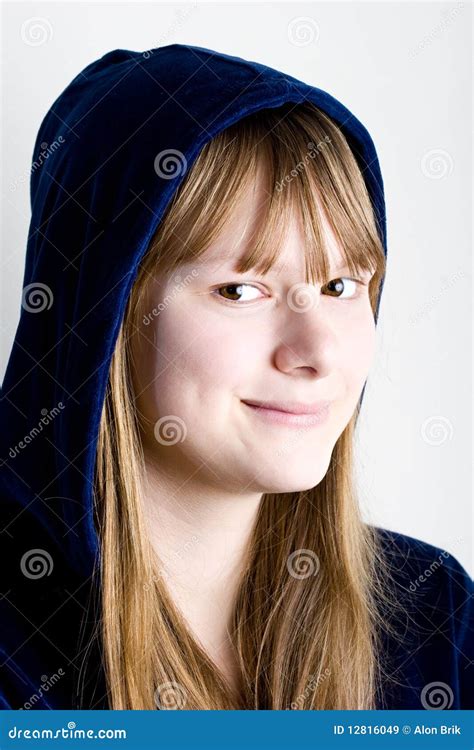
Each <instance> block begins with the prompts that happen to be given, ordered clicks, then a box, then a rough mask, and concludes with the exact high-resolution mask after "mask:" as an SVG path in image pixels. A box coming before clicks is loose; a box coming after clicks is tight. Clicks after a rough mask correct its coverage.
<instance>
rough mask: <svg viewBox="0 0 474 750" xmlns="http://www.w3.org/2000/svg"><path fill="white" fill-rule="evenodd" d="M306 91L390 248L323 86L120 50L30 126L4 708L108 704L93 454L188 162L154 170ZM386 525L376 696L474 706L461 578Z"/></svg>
mask: <svg viewBox="0 0 474 750" xmlns="http://www.w3.org/2000/svg"><path fill="white" fill-rule="evenodd" d="M305 100H309V101H311V102H313V103H314V104H315V105H317V106H318V107H319V108H320V109H322V110H323V111H324V112H326V113H327V114H328V115H329V116H330V117H331V118H332V119H333V120H334V121H335V122H336V123H337V124H338V126H339V127H340V129H341V131H342V132H343V134H344V136H345V138H346V139H347V141H348V143H349V145H350V147H351V149H352V151H353V153H354V156H355V158H356V160H357V162H358V164H359V166H360V169H361V171H362V174H363V176H364V179H365V181H366V185H367V189H368V192H369V195H370V198H371V200H372V203H373V207H374V212H375V217H376V221H377V224H378V227H379V231H380V236H381V239H382V242H383V245H384V249H385V252H386V250H387V241H386V220H385V203H384V190H383V182H382V177H381V173H380V168H379V162H378V158H377V154H376V151H375V147H374V144H373V142H372V139H371V137H370V135H369V133H368V132H367V130H366V128H365V127H364V126H363V125H362V123H361V122H360V121H359V120H358V119H357V118H356V117H354V115H353V114H352V113H351V112H350V111H349V110H348V109H347V108H346V107H344V106H343V105H342V104H341V103H340V102H339V101H337V100H336V99H335V98H334V97H332V96H330V95H329V94H328V93H326V92H324V91H322V90H321V89H318V88H315V87H313V86H310V85H308V84H306V83H304V82H302V81H299V80H297V79H295V78H293V77H291V76H289V75H286V74H284V73H282V72H280V71H278V70H274V69H272V68H270V67H267V66H265V65H262V64H259V63H256V62H252V61H247V60H244V59H241V58H239V57H233V56H229V55H225V54H221V53H218V52H215V51H213V50H208V49H204V48H201V47H194V46H189V45H182V44H171V45H168V46H165V47H161V48H157V49H153V50H149V51H148V52H145V53H143V52H135V51H130V50H124V49H117V50H113V51H112V52H109V53H107V54H105V55H104V56H103V57H101V58H100V59H99V60H96V61H95V62H93V63H91V64H90V65H88V66H87V67H86V68H84V70H83V71H81V72H80V73H79V74H78V75H77V76H76V77H75V78H74V80H73V81H72V82H71V83H70V84H69V85H68V86H67V87H66V89H65V90H64V91H63V92H62V93H61V94H60V96H59V97H58V98H57V99H56V101H55V102H54V103H53V105H52V106H51V108H50V109H49V111H48V112H47V114H46V116H45V117H44V119H43V122H42V123H41V126H40V129H39V132H38V136H37V139H36V143H35V146H34V152H33V165H32V171H31V195H30V197H31V224H30V230H29V236H28V243H27V254H26V263H25V272H24V279H23V295H22V301H21V311H20V312H21V314H20V320H19V324H18V328H17V331H16V335H15V340H14V343H13V347H12V350H11V355H10V358H9V361H8V366H7V369H6V374H5V378H4V381H3V385H2V393H1V406H0V418H1V430H0V433H1V438H0V439H1V452H0V508H1V518H0V527H1V530H2V548H3V550H4V564H3V566H2V572H1V597H0V621H1V635H0V658H1V669H0V706H1V707H2V708H4V709H9V708H11V709H20V708H23V709H29V708H35V709H39V708H41V709H71V708H72V709H77V708H95V709H97V708H108V705H107V693H106V689H105V682H104V674H103V669H102V662H101V653H100V649H99V648H98V647H97V646H91V647H89V646H88V643H89V641H90V637H91V634H92V633H93V632H94V630H95V628H96V627H97V614H96V611H95V607H96V603H97V592H96V591H95V590H94V587H93V586H91V576H92V573H93V570H94V566H96V565H97V563H98V549H99V546H98V538H97V534H96V531H95V528H94V522H93V511H92V507H93V505H92V499H93V474H94V461H95V451H96V442H97V436H98V428H99V420H100V415H101V410H102V405H103V402H104V397H105V389H106V383H107V377H108V370H109V365H110V360H111V356H112V353H113V350H114V346H115V341H116V336H117V333H118V330H119V326H120V324H121V320H122V317H123V314H124V310H125V305H126V302H127V299H128V296H129V293H130V290H131V287H132V284H133V282H134V279H135V276H136V273H137V269H138V265H139V263H140V260H141V258H142V256H143V254H144V252H145V250H146V249H147V247H148V243H149V241H150V239H151V237H152V236H153V234H154V233H155V230H156V228H157V226H158V224H159V222H160V220H161V218H162V216H163V214H164V212H165V209H166V207H167V205H168V204H169V202H170V199H171V198H172V196H173V194H174V193H175V191H176V190H177V188H178V186H179V184H180V183H181V181H182V179H183V178H184V172H185V170H181V171H180V170H177V171H176V173H175V175H174V176H173V177H171V178H170V176H169V175H165V176H160V175H159V174H158V173H157V170H156V169H155V168H154V165H155V158H156V157H157V155H158V154H160V153H161V152H164V151H169V150H170V149H172V150H173V152H174V153H177V152H179V153H180V154H181V157H182V156H184V158H185V160H186V163H187V165H188V167H190V166H191V165H192V163H193V161H194V160H195V158H196V157H197V155H198V153H199V151H200V150H201V148H202V147H203V145H204V144H205V143H206V142H208V141H209V140H210V139H211V138H212V137H213V136H214V135H216V134H217V133H219V132H220V131H221V130H223V129H224V128H226V127H228V126H229V125H231V124H233V123H235V122H236V121H238V120H240V119H241V118H243V117H245V116H246V115H249V114H251V113H252V112H255V111H257V110H260V109H263V108H269V107H279V106H281V105H283V104H285V103H291V102H292V103H295V104H296V103H299V102H303V101H305ZM382 284H383V282H382ZM380 291H382V290H381V289H380ZM38 313H40V314H38ZM377 315H378V308H377V311H376V319H377ZM379 532H380V535H381V538H382V540H383V543H384V545H385V546H386V550H387V556H388V558H389V560H390V561H391V563H392V566H393V575H394V580H395V582H396V585H397V586H398V587H399V590H400V592H402V593H403V594H404V595H406V597H407V603H406V617H405V618H401V619H400V620H399V621H397V623H396V627H397V629H398V630H399V632H402V634H403V635H404V637H405V639H406V640H405V646H404V647H403V648H401V647H400V646H399V645H397V643H396V642H395V641H392V640H391V638H389V637H388V636H387V650H388V653H389V655H390V660H389V663H388V664H387V665H385V666H386V668H387V670H388V669H390V671H391V673H392V674H393V675H395V676H396V679H395V680H392V681H391V682H390V684H387V686H386V689H384V691H383V694H381V695H380V697H379V707H380V708H403V709H406V708H408V709H410V708H412V709H417V708H452V709H458V708H462V709H467V708H474V690H473V682H474V680H473V673H474V668H473V665H474V615H473V606H474V605H473V583H472V580H471V579H470V577H469V576H468V575H467V573H466V571H465V570H464V569H463V568H462V566H461V565H460V563H459V562H458V561H457V560H456V559H455V558H454V557H453V556H451V555H450V554H449V553H448V552H446V551H445V550H441V549H438V548H436V547H434V546H432V545H430V544H428V543H426V542H422V541H420V540H417V539H414V538H412V537H409V536H406V535H403V534H400V533H395V532H389V531H387V530H384V529H379ZM422 579H423V580H422ZM407 643H408V646H407V645H406V644H407ZM94 649H96V650H97V651H94ZM85 664H87V665H88V667H87V669H85V667H84V665H85ZM91 665H92V668H91ZM78 686H80V687H78Z"/></svg>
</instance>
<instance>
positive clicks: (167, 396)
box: [137, 310, 258, 413]
mask: <svg viewBox="0 0 474 750" xmlns="http://www.w3.org/2000/svg"><path fill="white" fill-rule="evenodd" d="M166 312H168V311H166ZM166 312H165V313H164V314H162V315H161V316H160V319H159V320H158V321H156V322H154V323H153V324H151V325H150V326H149V328H150V329H152V330H148V331H147V332H146V341H145V340H143V341H142V345H141V353H140V355H139V359H137V369H138V367H139V368H140V373H139V377H140V379H141V381H142V383H143V385H142V388H143V387H145V388H146V391H145V392H144V393H143V394H142V404H145V403H146V408H147V411H150V410H153V411H154V412H155V413H156V411H157V410H158V411H159V412H161V413H164V412H172V411H173V409H174V410H175V411H177V409H178V408H180V409H181V411H189V410H196V409H198V410H201V409H202V408H203V406H205V408H206V410H207V411H208V413H211V412H215V411H216V409H222V408H224V409H225V404H224V403H223V400H225V399H227V400H228V399H229V395H232V393H235V394H237V395H238V394H239V393H240V390H239V389H240V388H241V386H242V383H243V382H244V381H245V378H246V375H247V374H250V373H251V369H252V363H254V362H255V361H256V357H257V350H258V347H257V346H256V345H255V344H253V343H252V341H251V340H249V337H248V332H247V333H244V332H242V333H241V334H239V332H238V330H236V328H235V326H234V328H233V331H232V334H230V332H228V331H227V330H222V329H221V328H222V327H221V328H219V327H218V326H217V325H216V322H215V320H214V321H213V323H212V325H211V324H209V325H206V324H205V323H203V322H200V324H199V325H197V324H196V323H195V321H193V318H192V316H191V315H189V314H188V315H183V314H181V315H179V314H177V313H176V310H173V314H169V315H167V314H166ZM153 342H155V345H153ZM147 384H150V385H149V386H148V387H147ZM220 394H222V398H221V397H220Z"/></svg>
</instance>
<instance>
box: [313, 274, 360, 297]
mask: <svg viewBox="0 0 474 750" xmlns="http://www.w3.org/2000/svg"><path fill="white" fill-rule="evenodd" d="M347 282H349V283H347ZM358 284H362V282H360V281H358V280H357V279H349V278H347V277H346V276H341V278H338V279H332V281H329V282H328V283H327V284H326V285H325V286H323V287H322V289H329V296H331V297H336V298H337V299H352V298H354V297H357V285H358ZM351 285H352V286H351ZM351 288H352V291H353V293H352V294H350V291H351ZM346 289H348V291H349V297H347V296H346V297H344V296H342V294H341V293H342V292H344V291H346Z"/></svg>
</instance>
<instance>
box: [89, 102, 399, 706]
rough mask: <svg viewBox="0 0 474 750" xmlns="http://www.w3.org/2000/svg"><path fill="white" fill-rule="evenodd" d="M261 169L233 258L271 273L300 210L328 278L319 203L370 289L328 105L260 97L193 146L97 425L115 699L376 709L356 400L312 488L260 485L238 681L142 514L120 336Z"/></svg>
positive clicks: (139, 457)
mask: <svg viewBox="0 0 474 750" xmlns="http://www.w3.org/2000/svg"><path fill="white" fill-rule="evenodd" d="M262 167H263V171H262ZM260 173H262V174H263V177H264V180H265V190H266V192H267V197H268V200H267V201H266V204H265V208H266V212H265V216H264V217H263V218H262V221H261V223H260V224H259V231H258V233H257V236H256V238H255V241H254V242H252V243H251V244H249V251H248V253H247V255H246V256H245V257H243V258H242V259H241V261H240V266H239V269H238V270H240V271H241V272H245V271H247V270H249V269H250V268H255V269H257V270H258V271H261V272H264V273H265V272H266V271H268V270H269V269H270V268H271V267H272V265H273V264H274V263H275V261H276V259H277V258H278V253H279V250H280V247H281V243H282V239H283V237H284V236H285V228H286V227H288V225H289V223H290V216H291V215H292V214H293V212H294V211H297V212H299V216H300V217H301V220H302V226H303V229H304V252H305V263H306V273H307V279H310V280H316V279H318V280H321V279H326V277H327V274H328V273H329V262H328V255H327V249H326V248H325V244H324V232H323V229H322V221H321V212H322V211H324V213H325V215H326V217H327V218H328V220H329V221H330V224H331V227H332V230H333V232H334V233H335V235H336V237H337V239H338V240H339V241H340V246H341V248H342V251H343V254H344V258H345V260H346V262H347V264H348V266H349V268H350V270H351V272H352V273H357V271H358V270H375V273H374V276H373V278H372V280H371V282H370V286H369V295H370V302H371V305H372V309H373V311H374V313H375V310H376V305H377V302H378V295H379V288H380V283H381V280H382V279H383V277H384V274H385V256H384V252H383V246H382V241H381V232H380V227H379V226H377V222H376V218H375V215H374V211H373V207H372V204H371V201H370V197H369V195H368V192H367V188H366V185H365V182H364V178H363V175H362V174H361V171H360V168H359V167H358V165H357V162H356V160H355V158H354V155H353V153H352V151H351V149H350V148H349V145H348V143H347V141H346V139H345V138H344V136H343V134H342V132H341V131H340V130H339V128H338V127H337V126H336V125H335V123H334V122H333V121H332V120H331V119H330V118H329V117H328V116H327V115H326V114H325V113H323V112H322V111H320V110H319V109H317V108H316V107H315V106H314V105H312V104H311V103H309V102H305V103H302V104H298V105H295V104H291V105H288V104H287V105H283V106H282V107H279V108H275V109H265V110H261V111H259V112H256V113H254V114H252V115H250V116H247V117H245V118H244V119H242V120H240V121H239V122H237V123H235V124H234V125H232V126H230V127H228V128H227V129H225V130H224V131H222V132H221V133H219V134H218V135H216V136H215V137H213V138H212V139H211V140H210V141H209V142H208V143H206V145H205V146H204V147H203V148H202V150H201V151H200V153H199V155H198V156H197V158H196V160H195V162H194V163H193V165H192V167H191V168H190V169H189V171H188V173H187V174H186V176H185V179H184V180H183V182H182V184H181V185H180V186H179V189H178V190H177V191H176V193H175V195H174V197H173V199H172V201H171V203H170V204H169V206H168V207H167V210H166V213H165V216H164V217H163V219H162V221H161V222H160V224H159V226H158V229H157V231H156V233H155V236H154V237H153V240H152V242H150V244H149V247H148V249H147V252H146V253H145V255H144V257H143V259H142V261H141V264H140V267H139V269H138V273H137V277H136V280H135V283H134V286H133V289H132V292H131V294H130V298H129V300H128V304H127V309H126V311H125V315H124V319H123V323H122V326H121V328H120V331H119V334H118V339H117V343H116V347H115V351H114V354H113V357H112V361H111V366H110V374H109V382H108V386H107V393H106V398H105V402H104V406H103V413H102V418H101V424H100V431H99V439H98V445H97V462H96V478H95V479H96V484H95V498H96V523H97V529H98V533H99V535H100V540H101V569H100V575H101V599H102V602H101V623H100V638H101V643H102V648H103V652H104V668H105V675H106V680H107V689H108V701H109V707H110V708H112V709H155V708H157V707H158V708H167V707H169V706H168V703H169V702H170V701H171V702H172V703H174V705H173V706H172V707H178V708H184V709H288V708H301V709H372V708H375V706H376V703H375V701H376V696H377V694H378V691H379V690H380V681H381V679H382V676H383V666H382V664H383V654H382V641H381V632H382V630H384V629H388V628H389V625H388V621H387V617H386V616H385V615H386V614H387V612H389V611H391V610H392V609H393V610H395V609H396V607H397V603H396V601H395V597H394V596H393V592H392V590H391V587H390V576H389V571H388V567H387V566H386V561H385V558H384V556H383V554H382V549H381V546H380V541H379V538H378V535H377V533H376V530H375V528H374V527H371V526H370V525H368V524H365V523H364V522H363V521H362V519H361V516H360V511H359V507H358V503H357V498H356V494H355V490H354V481H353V474H352V472H353V453H352V451H353V435H354V429H355V425H356V421H357V416H358V413H359V407H360V403H359V405H358V407H357V409H356V410H355V413H354V415H353V416H352V418H351V420H350V422H349V423H348V425H347V426H346V428H345V429H344V431H343V433H342V434H341V436H340V437H339V439H338V440H337V442H336V444H335V446H334V449H333V452H332V456H331V460H330V465H329V468H328V471H327V473H326V475H325V476H324V478H323V480H322V481H321V482H320V483H319V484H318V485H317V486H316V487H314V488H312V489H309V490H307V491H305V492H291V493H285V494H264V495H263V496H262V499H261V503H260V506H259V511H258V515H257V519H256V523H255V527H254V530H253V532H252V536H251V539H250V541H249V544H248V548H247V556H246V560H245V566H244V571H243V574H242V578H241V580H240V584H239V589H238V594H237V597H236V600H235V606H234V610H233V617H232V632H231V636H232V644H233V648H234V649H235V654H236V657H237V659H238V663H239V665H240V670H241V677H242V689H241V690H239V691H237V692H234V690H233V689H232V688H231V686H230V684H229V683H228V682H227V681H226V679H225V677H224V675H223V673H221V672H220V670H219V669H218V667H217V665H216V664H215V663H214V662H213V661H212V659H211V658H210V656H209V655H208V654H207V653H206V652H205V650H204V649H203V648H202V647H201V645H200V644H199V642H198V641H197V640H196V638H195V637H194V636H193V634H192V632H191V631H190V629H189V628H188V626H187V624H186V622H185V621H184V618H183V617H182V615H181V614H180V612H179V611H178V609H177V607H176V606H175V605H174V603H173V601H172V598H171V597H170V595H169V593H168V591H167V589H166V582H165V579H164V578H163V575H162V570H161V569H160V564H159V560H158V559H157V556H156V554H155V553H154V551H153V550H152V547H151V543H150V540H149V537H148V533H147V528H146V524H145V521H144V511H143V477H144V472H145V467H144V456H143V446H142V443H141V438H140V420H139V417H138V414H137V411H136V408H135V406H134V399H135V398H136V394H135V393H134V388H133V382H132V381H133V362H132V358H131V350H130V341H131V337H132V335H133V334H134V332H136V331H137V330H139V328H140V325H141V320H142V313H143V304H144V300H145V297H146V289H147V283H148V280H149V279H150V278H151V275H152V274H153V275H156V274H157V273H160V272H162V271H164V272H166V273H171V272H173V270H175V269H177V268H178V267H179V265H180V264H181V263H184V262H189V261H190V260H193V259H197V258H199V257H200V256H201V255H202V254H203V253H204V252H205V250H206V248H207V247H208V246H209V245H210V243H211V242H212V241H213V240H214V239H215V238H216V237H218V235H219V232H220V231H221V230H222V228H223V227H224V225H225V224H226V222H227V221H228V220H229V218H230V216H231V215H232V212H233V210H234V207H235V205H236V202H237V201H238V200H239V197H241V196H242V195H243V192H244V191H245V190H246V189H247V188H250V187H251V186H252V185H253V184H255V179H256V177H257V175H258V174H260ZM304 551H310V557H311V555H312V554H313V553H314V555H317V560H318V564H319V567H320V569H319V573H318V574H317V575H304V574H303V575H298V576H295V575H291V573H290V570H289V566H288V561H289V560H290V559H293V557H294V555H295V554H301V555H302V556H303V564H304ZM314 555H313V557H311V559H312V560H313V561H314V559H315V558H314ZM291 556H293V557H291ZM310 562H311V560H310ZM381 604H383V607H384V613H385V614H384V616H382V614H381V612H382V609H381V607H380V605H381Z"/></svg>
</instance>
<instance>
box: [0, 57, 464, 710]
mask: <svg viewBox="0 0 474 750" xmlns="http://www.w3.org/2000/svg"><path fill="white" fill-rule="evenodd" d="M59 135H61V136H62V141H61V140H60V139H59ZM55 136H56V137H55ZM52 142H56V143H58V144H59V145H58V146H57V147H56V148H55V149H54V150H52V151H50V152H48V155H47V156H45V157H43V158H44V161H43V162H42V163H41V164H40V166H39V167H38V169H37V170H35V171H33V173H32V226H31V232H30V236H29V240H28V243H29V245H28V255H27V261H26V270H25V280H24V293H23V303H22V314H21V319H20V324H19V327H18V331H17V334H16V338H15V344H14V347H13V351H12V355H11V358H10V362H9V365H8V369H7V374H6V377H5V381H4V385H3V393H2V396H3V397H4V398H3V405H4V406H3V409H4V411H3V415H2V416H3V418H4V419H6V418H7V417H8V419H9V423H8V424H9V425H12V430H13V432H11V433H10V434H9V438H8V446H10V448H11V446H13V450H10V451H4V453H8V455H4V458H5V466H4V468H3V469H2V489H3V498H4V503H3V508H4V511H3V512H4V519H3V520H4V523H3V527H4V529H5V532H6V533H5V536H6V539H7V544H8V543H10V544H11V550H12V554H13V559H15V566H14V567H15V576H14V578H15V586H14V587H13V586H12V589H13V594H12V595H11V596H10V595H7V597H6V599H5V600H4V601H3V602H2V607H3V612H4V621H5V622H6V623H7V627H6V632H5V635H4V636H3V641H2V650H3V652H4V658H5V660H6V665H7V667H6V669H5V673H4V676H3V678H2V695H3V704H4V707H7V708H8V707H13V708H19V707H31V700H32V699H31V696H32V695H35V696H36V697H35V699H34V700H33V703H34V707H35V708H68V707H69V708H71V707H72V708H111V709H153V708H158V709H170V708H178V709H256V710H261V709H372V708H468V707H472V692H471V691H472V688H471V687H469V684H472V674H471V677H470V673H472V662H471V660H472V658H473V654H472V639H471V637H472V629H473V616H472V609H471V607H472V582H471V581H470V579H469V576H468V575H467V573H466V571H465V570H464V569H463V568H462V566H461V565H460V564H459V562H458V561H457V560H456V559H455V558H453V557H452V556H451V555H449V553H448V552H446V551H444V550H440V549H437V548H435V547H433V546H432V545H430V544H428V543H426V542H422V541H420V540H416V539H413V538H411V537H407V536H405V535H403V534H399V533H395V532H389V531H387V530H384V529H380V528H377V527H374V526H371V525H370V524H368V523H365V522H364V521H363V520H362V518H361V514H360V511H359V507H358V502H357V496H356V492H355V487H354V479H353V441H354V433H355V429H356V424H357V418H358V415H359V412H360V408H361V403H362V398H363V392H364V388H365V383H366V379H367V377H368V374H369V371H370V366H371V364H372V361H373V354H374V344H375V327H376V322H377V317H378V310H379V304H380V297H381V292H382V287H383V282H384V278H385V271H386V249H387V248H386V234H385V212H384V199H383V185H382V178H381V175H380V170H379V166H378V159H377V155H376V152H375V149H374V146H373V143H372V140H371V138H370V136H369V134H368V132H367V131H366V129H365V128H364V126H363V125H362V124H361V123H360V122H359V121H358V120H357V119H356V118H355V117H354V116H353V115H352V114H351V113H350V112H349V111H348V110H347V109H346V108H345V107H343V105H342V104H340V103H339V102H337V100H335V99H334V98H333V97H331V96H329V95H328V94H327V93H325V92H323V91H321V90H320V89H317V88H314V87H312V86H309V85H307V84H305V83H303V82H301V81H297V80H296V79H294V78H291V77H289V76H287V75H284V74H283V73H281V72H279V71H276V70H273V69H271V68H268V67H266V66H263V65H260V64H258V63H254V62H250V61H245V60H242V59H240V58H235V57H230V56H227V55H224V54H220V53H217V52H214V51H212V50H205V49H202V48H198V47H191V46H184V45H169V46H167V47H162V48H159V49H154V50H150V51H149V52H147V53H138V52H131V51H128V50H115V51H114V52H111V53H109V54H107V55H105V56H104V57H102V58H101V59H100V60H98V61H96V62H94V63H92V64H91V65H89V66H88V67H87V68H85V70H84V71H82V73H81V74H79V76H77V77H76V78H75V79H74V81H73V82H72V83H71V84H70V86H68V87H67V88H66V89H65V91H64V92H63V93H62V94H61V96H60V97H59V98H58V100H57V101H56V102H55V103H54V104H53V106H52V107H51V109H50V111H49V112H48V115H47V116H46V118H45V120H44V121H43V123H42V126H41V128H40V132H39V134H38V139H37V143H36V147H35V154H36V153H37V148H38V145H39V144H48V145H50V144H51V143H52ZM42 148H43V145H42ZM45 150H46V147H44V148H43V151H45ZM38 295H40V302H39V303H38V301H37V300H38ZM42 407H47V408H46V410H45V409H44V408H42ZM52 410H54V413H52ZM39 411H40V412H41V414H43V416H46V414H45V413H44V412H47V421H46V424H44V423H43V422H42V423H41V428H38V429H37V431H36V433H35V435H34V438H31V440H30V441H26V442H25V440H23V441H21V440H20V437H21V436H24V435H29V436H31V432H32V429H33V428H34V426H35V425H36V423H37V422H38V412H39ZM3 432H4V433H5V430H3ZM20 442H23V443H24V445H23V447H19V446H20ZM388 449H389V450H390V446H388ZM38 570H39V573H38ZM427 570H429V574H428V575H427ZM4 576H5V573H4ZM422 579H423V580H422ZM10 585H11V584H10ZM5 587H6V588H9V580H8V577H7V578H6V580H5ZM33 612H34V614H33ZM433 654H435V655H436V659H437V660H438V661H435V659H434V658H433ZM470 662H471V664H470ZM58 663H62V664H63V666H64V669H63V671H64V675H61V676H60V678H59V679H57V680H55V681H54V684H52V685H49V686H48V688H47V690H46V688H45V683H44V684H43V683H42V684H43V687H42V688H41V695H39V697H38V695H37V694H38V687H37V686H38V679H39V677H38V675H39V674H40V673H41V674H42V675H43V676H46V675H47V676H50V675H51V674H52V673H53V671H54V673H55V674H56V673H57V665H58ZM55 667H56V669H55ZM35 686H36V687H35ZM440 702H441V703H440ZM26 703H28V704H29V705H25V704H26ZM22 704H23V705H22Z"/></svg>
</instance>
